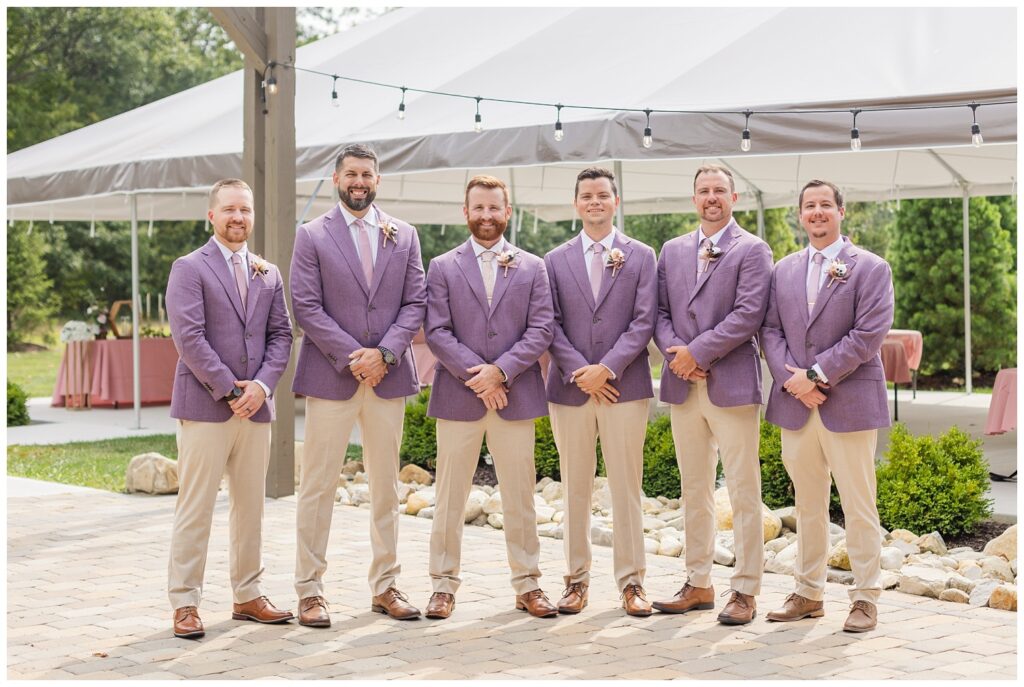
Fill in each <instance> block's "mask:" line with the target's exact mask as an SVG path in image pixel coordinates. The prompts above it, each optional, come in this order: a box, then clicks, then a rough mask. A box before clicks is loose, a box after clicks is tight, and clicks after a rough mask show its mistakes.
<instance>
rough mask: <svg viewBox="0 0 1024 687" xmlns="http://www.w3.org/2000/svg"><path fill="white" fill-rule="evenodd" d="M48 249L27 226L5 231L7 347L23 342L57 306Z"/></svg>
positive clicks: (39, 236)
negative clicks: (50, 275) (48, 268)
mask: <svg viewBox="0 0 1024 687" xmlns="http://www.w3.org/2000/svg"><path fill="white" fill-rule="evenodd" d="M48 251H49V246H48V244H47V240H46V237H45V236H43V235H42V234H40V233H39V232H36V231H33V232H32V233H31V234H30V233H29V232H28V227H27V226H25V227H14V229H13V230H12V231H8V232H7V350H12V348H17V346H18V345H19V344H22V343H24V342H25V340H26V339H27V338H28V336H29V335H31V334H32V333H34V332H35V331H36V330H37V329H38V328H39V327H40V325H42V324H43V323H45V322H46V321H47V319H48V318H50V317H52V316H53V313H54V310H55V309H56V300H57V299H56V298H55V297H54V295H53V282H52V281H51V280H50V279H49V278H48V277H47V276H46V261H45V256H46V254H47V253H48Z"/></svg>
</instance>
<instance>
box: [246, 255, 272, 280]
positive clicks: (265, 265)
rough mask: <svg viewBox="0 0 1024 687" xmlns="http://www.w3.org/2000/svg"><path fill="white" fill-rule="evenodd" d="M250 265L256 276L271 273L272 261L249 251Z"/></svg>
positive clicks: (253, 274)
mask: <svg viewBox="0 0 1024 687" xmlns="http://www.w3.org/2000/svg"><path fill="white" fill-rule="evenodd" d="M249 266H250V267H251V268H252V276H253V277H254V278H255V277H256V275H257V274H258V275H260V276H261V277H265V276H267V275H268V274H269V273H270V263H269V262H267V261H266V260H264V259H263V258H261V257H260V256H258V255H256V254H255V253H249Z"/></svg>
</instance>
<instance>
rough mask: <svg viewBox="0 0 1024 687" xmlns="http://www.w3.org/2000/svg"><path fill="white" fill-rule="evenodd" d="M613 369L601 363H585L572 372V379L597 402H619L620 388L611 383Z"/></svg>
mask: <svg viewBox="0 0 1024 687" xmlns="http://www.w3.org/2000/svg"><path fill="white" fill-rule="evenodd" d="M611 376H612V371H611V370H609V369H608V368H607V367H605V366H604V365H602V364H600V363H595V364H593V365H584V366H583V367H581V368H579V369H578V370H575V371H574V372H573V373H572V381H573V382H575V384H576V386H577V387H579V390H580V391H582V392H583V393H585V394H587V395H588V396H590V397H591V398H593V399H594V401H596V402H597V403H599V404H600V403H617V402H618V400H619V390H618V389H616V388H615V387H614V386H612V385H611V384H610V383H609V381H608V380H609V379H611Z"/></svg>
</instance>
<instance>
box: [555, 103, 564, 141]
mask: <svg viewBox="0 0 1024 687" xmlns="http://www.w3.org/2000/svg"><path fill="white" fill-rule="evenodd" d="M557 107H558V110H557V114H556V115H555V140H556V141H561V140H562V139H563V138H565V132H564V131H563V130H562V106H561V105H558V106H557Z"/></svg>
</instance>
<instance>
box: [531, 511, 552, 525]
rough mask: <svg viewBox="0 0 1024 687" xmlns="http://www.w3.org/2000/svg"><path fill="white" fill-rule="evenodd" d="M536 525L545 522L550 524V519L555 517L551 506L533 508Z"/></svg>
mask: <svg viewBox="0 0 1024 687" xmlns="http://www.w3.org/2000/svg"><path fill="white" fill-rule="evenodd" d="M535 511H536V516H537V524H538V525H543V524H544V523H546V522H551V518H553V517H554V515H555V509H554V508H552V507H551V506H536V507H535Z"/></svg>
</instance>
